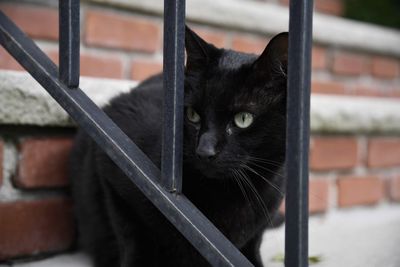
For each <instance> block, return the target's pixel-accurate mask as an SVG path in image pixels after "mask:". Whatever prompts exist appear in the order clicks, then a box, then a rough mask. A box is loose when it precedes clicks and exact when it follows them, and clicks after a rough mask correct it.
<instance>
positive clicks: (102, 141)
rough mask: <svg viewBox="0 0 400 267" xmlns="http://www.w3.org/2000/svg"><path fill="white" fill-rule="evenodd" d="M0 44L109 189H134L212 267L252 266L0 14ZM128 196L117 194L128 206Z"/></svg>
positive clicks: (46, 58)
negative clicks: (92, 156)
mask: <svg viewBox="0 0 400 267" xmlns="http://www.w3.org/2000/svg"><path fill="white" fill-rule="evenodd" d="M0 44H2V45H3V46H4V48H5V49H6V50H7V51H8V52H9V53H10V54H11V55H12V56H13V57H14V58H15V59H16V60H17V61H18V62H19V63H20V64H21V65H22V66H23V67H24V68H25V69H26V70H27V71H28V72H29V73H30V74H31V75H32V76H33V78H35V79H36V80H37V81H38V82H39V83H40V84H41V85H42V86H43V87H44V88H45V89H46V90H47V91H48V92H49V93H50V95H51V96H52V97H53V98H54V99H55V100H56V101H57V102H58V103H59V104H60V105H61V106H62V107H63V108H64V109H65V110H66V111H67V112H68V113H69V114H70V116H71V117H72V119H74V120H75V121H76V122H77V123H78V124H79V125H80V126H81V127H82V128H83V129H84V130H85V131H86V132H87V133H88V134H89V135H90V136H91V137H92V138H93V140H94V141H95V142H97V143H98V144H99V145H100V146H101V147H102V148H103V149H104V151H105V152H106V153H107V154H108V155H109V156H110V158H111V159H112V160H113V161H114V162H115V163H116V164H117V165H118V166H119V167H120V168H121V170H122V171H123V172H124V173H125V174H126V175H127V177H128V179H126V180H124V179H111V178H110V179H109V182H110V184H111V185H112V186H116V187H118V188H126V189H129V188H130V187H132V186H134V185H133V184H132V182H133V183H134V184H136V186H137V187H138V188H139V189H140V190H141V191H142V192H143V194H144V195H145V196H146V197H147V198H148V199H149V200H150V201H151V202H152V203H153V204H154V205H155V206H156V207H157V208H158V209H159V210H160V212H161V213H162V214H164V216H165V217H166V218H167V219H168V220H169V221H170V222H171V223H172V224H173V225H175V227H176V228H177V229H178V230H179V231H180V232H181V233H182V234H183V236H185V238H186V239H188V240H189V242H190V243H191V244H192V245H193V246H194V247H195V248H196V249H197V250H198V251H199V252H200V254H201V255H203V257H204V258H206V259H207V260H208V262H209V263H210V264H211V265H213V266H240V267H242V266H243V267H246V266H252V265H251V263H250V262H249V261H248V260H247V259H246V258H245V257H244V256H243V255H242V254H241V253H240V252H239V251H238V250H237V249H236V247H235V246H234V245H233V244H232V243H230V242H229V240H228V239H227V238H226V237H224V236H223V235H222V234H221V232H220V231H219V230H218V229H217V228H216V227H215V226H214V225H213V224H212V223H211V222H210V221H209V220H208V219H207V218H206V217H205V216H204V215H203V214H202V213H201V212H200V211H199V210H198V209H197V208H196V207H195V206H194V205H193V204H192V203H191V202H190V201H189V200H188V199H187V198H186V197H185V196H183V195H180V194H173V193H170V192H168V191H167V190H165V189H164V188H163V187H162V186H161V185H160V178H161V173H160V170H159V169H158V168H157V167H156V166H155V165H154V164H153V163H152V162H151V161H150V160H149V159H148V158H147V156H146V155H145V154H144V153H143V152H142V151H141V150H140V149H139V148H138V147H137V146H136V145H135V144H134V143H133V142H132V141H131V140H130V139H129V138H128V137H127V136H126V135H125V134H124V133H123V132H122V131H121V130H120V129H119V128H118V126H117V125H115V124H114V122H113V121H112V120H111V119H110V118H109V117H107V115H106V114H105V113H104V112H103V111H102V110H101V109H99V108H98V107H97V106H96V105H95V104H94V103H93V102H92V101H91V100H90V99H89V98H88V97H87V96H86V95H85V94H84V93H83V92H82V90H80V89H79V88H77V89H75V90H70V89H69V88H68V87H67V86H66V85H65V84H63V83H62V82H60V80H59V79H58V77H57V75H58V69H57V67H56V66H55V65H54V64H53V63H52V62H51V60H50V59H49V58H48V57H47V56H46V55H45V54H44V53H43V52H42V51H41V50H40V49H39V48H38V47H37V46H36V45H35V43H34V42H33V41H32V40H31V39H29V38H28V37H26V36H25V35H24V34H23V33H22V32H21V31H20V30H19V29H18V28H17V26H15V24H13V23H12V22H11V21H10V20H9V19H8V18H7V17H6V16H5V15H4V14H3V13H2V12H1V11H0ZM129 192H130V191H126V193H124V192H122V193H121V194H123V197H124V198H125V199H126V200H127V201H129Z"/></svg>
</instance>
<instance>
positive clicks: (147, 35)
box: [84, 11, 161, 52]
mask: <svg viewBox="0 0 400 267" xmlns="http://www.w3.org/2000/svg"><path fill="white" fill-rule="evenodd" d="M160 37H161V36H160V28H159V26H158V24H156V23H154V22H152V21H151V20H145V19H139V18H134V17H131V16H123V15H120V14H118V13H114V12H101V11H89V12H87V14H86V23H85V37H84V40H85V43H86V44H88V45H92V46H99V47H108V48H117V49H125V50H132V51H142V52H155V51H157V50H158V49H159V48H160V45H161V42H160V41H161V38H160Z"/></svg>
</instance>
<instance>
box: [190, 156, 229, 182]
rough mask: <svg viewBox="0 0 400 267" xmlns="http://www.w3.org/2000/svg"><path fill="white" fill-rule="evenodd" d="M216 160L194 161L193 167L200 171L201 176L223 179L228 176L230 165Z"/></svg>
mask: <svg viewBox="0 0 400 267" xmlns="http://www.w3.org/2000/svg"><path fill="white" fill-rule="evenodd" d="M225 165H226V164H222V163H218V162H205V161H201V160H199V161H196V162H195V163H194V167H195V169H197V170H198V171H200V172H201V173H202V174H203V176H205V177H206V178H210V179H223V178H226V177H228V176H229V174H230V169H231V166H227V165H226V166H225Z"/></svg>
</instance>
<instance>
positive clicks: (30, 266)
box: [0, 205, 400, 267]
mask: <svg viewBox="0 0 400 267" xmlns="http://www.w3.org/2000/svg"><path fill="white" fill-rule="evenodd" d="M309 233H310V242H309V245H310V256H316V257H317V258H318V259H319V260H320V262H319V263H316V264H313V265H311V266H313V267H400V248H399V247H400V206H399V205H397V206H394V205H390V206H389V205H385V206H381V207H379V208H376V209H370V208H369V209H368V208H366V209H357V210H354V209H351V210H344V211H343V210H342V211H337V212H332V213H329V214H328V215H324V216H321V217H319V216H317V217H315V216H313V217H312V218H311V219H310V230H309ZM283 251H284V228H283V227H280V228H278V229H275V230H272V231H268V232H267V233H266V234H265V235H264V242H263V244H262V246H261V253H262V257H263V260H264V263H265V266H267V267H282V266H283V263H282V261H281V259H282V257H283ZM5 266H15V267H55V266H56V267H71V266H73V267H90V266H91V264H90V260H89V259H88V258H87V257H85V255H83V254H81V253H76V254H70V255H68V254H64V255H61V256H55V257H52V258H48V259H45V260H42V261H37V262H31V263H29V262H28V263H26V262H25V263H15V264H12V265H0V267H5Z"/></svg>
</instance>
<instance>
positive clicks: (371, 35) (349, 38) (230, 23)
mask: <svg viewBox="0 0 400 267" xmlns="http://www.w3.org/2000/svg"><path fill="white" fill-rule="evenodd" d="M87 1H90V2H97V3H104V4H111V5H116V6H120V7H123V8H128V9H133V10H140V11H145V12H149V13H155V14H158V15H160V14H162V13H163V1H162V0H146V1H143V0H87ZM186 5H187V7H186V17H187V19H188V20H189V21H196V22H202V23H206V24H213V25H217V26H223V27H229V28H236V29H243V30H248V31H256V32H260V33H266V34H275V33H278V32H281V31H287V29H288V22H289V14H288V10H287V8H285V7H282V6H278V5H275V4H271V3H265V2H258V1H243V0H241V1H239V0H218V1H215V0H188V1H186ZM313 33H314V40H315V41H317V42H321V43H327V44H332V45H335V46H344V47H348V48H354V49H360V50H368V51H372V52H378V53H383V54H391V55H396V56H399V55H400V45H399V44H400V32H399V31H397V30H392V29H389V28H384V27H380V26H375V25H372V24H367V23H362V22H357V21H353V20H348V19H343V18H339V17H334V16H329V15H324V14H315V16H314V20H313Z"/></svg>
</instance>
